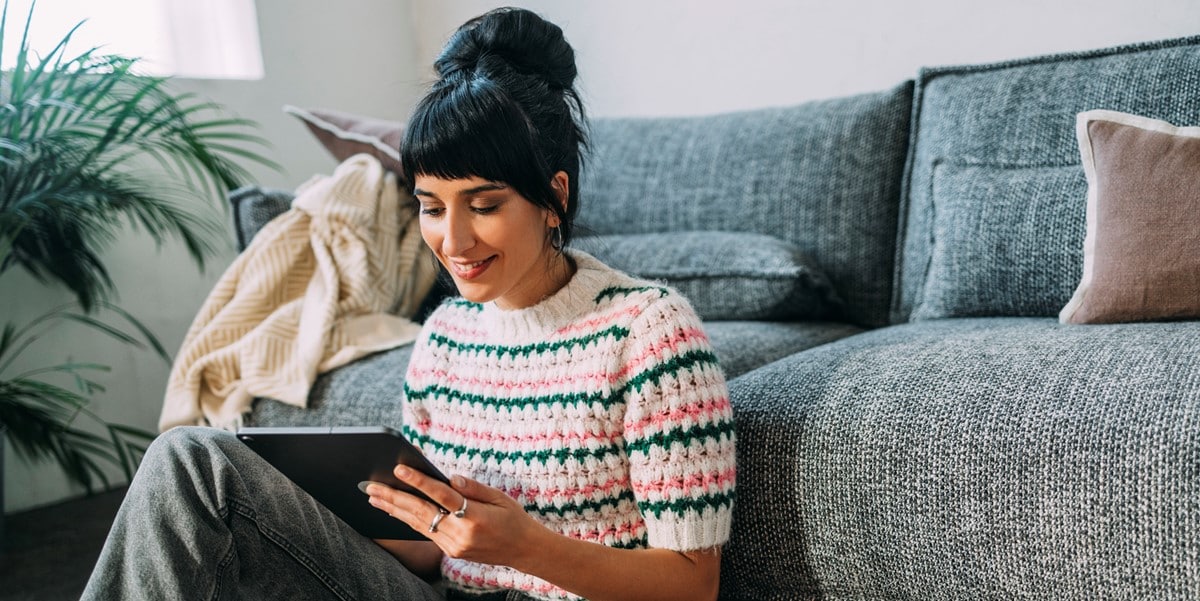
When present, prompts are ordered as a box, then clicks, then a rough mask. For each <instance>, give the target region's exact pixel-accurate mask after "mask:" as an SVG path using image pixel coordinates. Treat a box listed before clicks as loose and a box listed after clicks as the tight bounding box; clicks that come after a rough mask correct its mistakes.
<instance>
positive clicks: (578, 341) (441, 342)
mask: <svg viewBox="0 0 1200 601" xmlns="http://www.w3.org/2000/svg"><path fill="white" fill-rule="evenodd" d="M626 336H629V329H628V328H623V327H621V326H611V327H609V328H606V329H604V330H600V331H599V332H595V333H593V334H588V335H587V336H582V337H580V338H568V339H566V340H558V341H555V342H538V343H535V344H524V345H520V346H508V345H502V344H474V343H468V342H458V341H457V340H453V339H451V338H449V337H448V336H443V335H442V334H436V333H435V334H432V335H430V337H429V341H430V343H432V344H434V345H438V346H444V347H446V348H448V349H450V350H454V351H459V352H463V353H470V352H482V353H483V354H485V355H489V356H491V355H495V356H496V357H498V358H503V357H504V356H505V355H512V356H514V357H516V356H524V355H530V354H542V353H548V352H554V351H558V350H561V349H572V348H574V347H577V346H586V345H588V344H591V343H593V342H595V341H597V340H600V339H601V338H608V337H611V338H612V339H613V340H621V339H623V338H625V337H626Z"/></svg>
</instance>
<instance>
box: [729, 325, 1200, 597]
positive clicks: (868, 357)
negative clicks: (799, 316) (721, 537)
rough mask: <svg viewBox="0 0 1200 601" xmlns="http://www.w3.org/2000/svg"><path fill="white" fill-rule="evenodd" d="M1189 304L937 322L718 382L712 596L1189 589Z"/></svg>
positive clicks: (1192, 396)
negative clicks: (1081, 316)
mask: <svg viewBox="0 0 1200 601" xmlns="http://www.w3.org/2000/svg"><path fill="white" fill-rule="evenodd" d="M1198 358H1200V322H1171V323H1146V324H1121V325H1098V326H1087V327H1080V326H1069V325H1061V324H1059V323H1058V322H1057V321H1056V320H1055V319H1054V318H995V319H948V320H937V321H928V322H919V323H916V324H909V325H902V326H895V327H891V328H885V329H881V330H875V331H871V332H866V333H864V334H860V335H857V336H852V337H850V338H847V339H844V340H841V341H837V342H834V343H831V344H827V345H824V346H820V347H817V348H814V349H811V350H809V351H806V352H803V353H799V354H797V355H793V356H791V357H788V358H786V359H783V360H780V361H777V362H775V363H772V364H770V365H768V366H766V367H764V368H762V369H759V370H756V371H754V372H752V373H749V374H746V375H744V376H742V377H740V378H737V379H735V380H732V381H731V382H730V395H731V398H732V400H733V403H734V414H735V419H736V421H737V427H738V470H739V473H740V474H741V475H742V476H743V477H742V478H740V479H739V482H738V504H737V507H736V508H735V513H734V529H733V535H732V539H731V541H730V543H729V544H728V545H727V546H726V548H725V553H724V557H723V571H722V578H721V584H722V596H721V598H722V599H723V600H729V601H732V600H741V599H746V600H750V599H753V600H756V601H757V600H763V599H778V600H785V599H786V600H800V599H814V600H815V599H824V600H829V601H838V600H851V599H854V600H860V599H922V600H947V601H949V600H958V599H1056V600H1065V601H1075V600H1078V601H1085V600H1086V601H1090V600H1092V599H1166V600H1179V601H1183V600H1185V599H1187V600H1190V599H1195V598H1196V591H1197V590H1200V560H1198V559H1197V558H1200V504H1198V503H1197V499H1200V471H1198V470H1197V465H1200V402H1198V401H1197V399H1200V359H1198Z"/></svg>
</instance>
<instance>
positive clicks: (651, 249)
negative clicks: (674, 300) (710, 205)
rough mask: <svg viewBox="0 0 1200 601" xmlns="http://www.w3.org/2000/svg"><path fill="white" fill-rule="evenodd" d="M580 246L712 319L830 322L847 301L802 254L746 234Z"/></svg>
mask: <svg viewBox="0 0 1200 601" xmlns="http://www.w3.org/2000/svg"><path fill="white" fill-rule="evenodd" d="M573 246H574V247H575V248H578V249H580V250H582V251H584V252H586V253H588V254H591V255H593V256H595V257H596V258H598V259H600V260H601V261H602V262H603V263H604V264H606V265H609V266H612V267H613V268H615V269H618V270H621V271H624V272H625V273H628V274H630V275H633V276H636V277H639V278H644V279H647V280H653V281H655V282H661V283H662V284H664V285H666V286H668V287H671V288H674V289H675V290H677V291H678V292H679V293H680V294H682V295H683V296H684V297H686V298H687V299H688V301H689V302H690V303H691V304H692V308H693V309H695V310H696V313H697V314H698V315H699V316H700V318H701V319H704V320H706V321H707V320H718V319H772V320H778V321H782V320H786V319H812V320H816V319H823V318H828V317H832V316H834V315H835V313H836V312H837V311H838V309H839V307H840V305H841V301H840V299H838V297H837V293H836V292H835V291H834V290H833V286H832V285H830V283H829V278H828V277H826V276H825V274H824V273H822V272H821V270H820V268H818V267H817V266H816V265H815V264H814V262H813V261H812V260H811V259H809V258H808V257H806V256H804V254H803V253H802V252H800V249H798V248H796V247H795V246H794V245H792V244H789V243H787V242H784V241H783V240H780V239H778V238H775V237H773V236H767V235H763V234H753V233H746V232H739V233H731V232H662V233H658V234H617V235H610V236H589V237H584V238H578V239H576V240H575V241H574V243H573Z"/></svg>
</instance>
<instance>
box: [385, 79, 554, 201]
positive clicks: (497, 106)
mask: <svg viewBox="0 0 1200 601" xmlns="http://www.w3.org/2000/svg"><path fill="white" fill-rule="evenodd" d="M400 164H401V167H402V168H403V170H404V174H405V176H406V177H407V178H408V183H409V184H413V183H414V182H415V181H416V178H417V176H419V175H429V176H434V177H438V178H441V179H460V178H466V177H472V176H478V177H482V178H484V179H487V180H491V181H496V182H503V183H505V184H508V185H510V186H512V187H513V188H515V189H516V190H517V192H519V193H521V194H522V195H523V196H525V197H526V198H529V199H531V200H532V199H535V198H537V197H539V196H541V195H542V190H541V189H542V188H543V187H544V186H545V185H546V182H548V181H549V180H550V174H549V168H548V166H547V164H546V160H545V159H544V158H543V157H542V153H541V152H538V150H537V148H536V145H535V142H534V131H533V127H532V126H531V124H530V122H529V119H528V118H526V116H525V115H524V113H523V112H522V111H521V110H520V108H519V107H518V105H517V104H516V102H514V101H513V100H512V99H511V98H509V97H508V96H507V95H506V94H505V93H504V92H503V91H502V90H500V89H499V87H497V86H496V85H494V84H492V83H491V82H489V81H487V80H476V81H474V82H471V83H470V84H468V85H459V86H447V87H445V88H442V89H440V90H434V91H433V92H432V93H430V94H429V95H428V96H426V97H425V98H424V99H423V100H422V101H421V103H420V104H419V105H418V106H417V108H416V109H415V110H414V111H413V114H412V117H411V118H410V119H409V125H408V127H407V128H405V132H404V141H403V143H402V144H401V146H400Z"/></svg>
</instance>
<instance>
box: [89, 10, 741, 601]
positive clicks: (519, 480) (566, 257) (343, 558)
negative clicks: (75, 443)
mask: <svg viewBox="0 0 1200 601" xmlns="http://www.w3.org/2000/svg"><path fill="white" fill-rule="evenodd" d="M435 67H436V68H437V71H438V74H439V77H440V78H439V80H438V81H437V82H436V83H435V84H434V86H433V88H432V90H431V91H430V93H429V94H428V95H427V96H426V97H425V98H424V100H422V102H421V103H420V104H419V106H418V107H417V108H416V110H415V112H414V114H413V116H412V118H411V119H410V120H409V125H408V129H407V131H406V135H405V140H404V145H403V148H402V157H401V158H402V162H403V164H404V168H405V171H406V173H409V174H411V175H412V176H413V183H414V190H413V193H414V194H415V195H416V197H417V199H418V200H419V202H420V224H421V231H422V235H423V237H424V239H425V241H426V243H427V244H428V245H429V247H430V248H431V249H432V250H433V252H434V254H435V255H436V256H437V258H438V260H439V261H440V262H441V263H442V264H443V265H444V266H445V267H446V269H447V270H448V271H449V273H450V275H451V277H453V279H454V282H455V284H456V286H457V288H458V291H459V293H460V294H461V298H455V299H451V300H449V301H447V302H445V303H443V304H442V305H441V306H440V307H439V308H438V309H437V310H436V311H435V312H434V313H433V314H432V315H431V316H430V317H429V318H428V319H427V320H426V323H425V327H424V329H423V331H422V335H421V337H420V339H419V340H418V342H417V343H416V345H415V347H414V350H413V354H412V359H411V361H410V364H409V368H408V372H407V374H406V382H405V399H404V401H403V402H404V423H405V426H404V431H405V434H406V435H407V436H408V437H409V438H410V439H411V440H412V441H413V442H414V443H416V444H417V445H418V446H420V447H421V448H422V450H423V451H425V453H426V454H427V455H428V456H429V458H430V459H431V460H432V461H433V462H434V463H435V464H437V465H438V466H439V467H441V468H442V471H444V472H446V473H448V474H452V475H453V476H452V478H451V484H450V485H446V484H443V483H441V482H437V481H434V480H432V479H429V478H426V477H424V476H422V475H420V474H417V473H413V472H412V471H411V470H407V469H405V468H403V467H402V466H398V467H397V468H396V476H397V477H398V478H399V479H400V480H402V481H404V482H406V483H408V484H411V485H412V486H414V487H416V488H418V489H420V490H421V491H422V492H424V493H425V494H426V495H428V497H429V498H431V499H433V500H434V501H436V504H434V503H430V502H429V501H426V500H423V499H420V498H418V497H416V496H414V495H410V494H407V493H404V492H401V491H398V490H394V489H392V488H389V487H387V486H385V485H383V484H372V485H370V486H368V487H366V490H365V492H366V493H367V494H368V502H370V503H371V504H372V505H374V506H375V507H377V508H378V509H379V510H381V511H384V512H387V513H388V514H389V515H391V516H393V517H394V518H396V519H399V520H403V521H404V522H406V523H407V524H408V525H409V526H412V527H413V528H415V529H418V531H422V532H426V533H428V537H429V539H430V540H429V541H428V542H424V541H422V542H412V541H374V542H372V541H369V540H365V539H363V538H362V537H360V536H359V535H357V534H356V533H355V532H354V531H353V530H351V529H350V528H349V527H347V526H346V525H345V524H343V523H342V522H340V521H339V520H337V519H336V518H334V517H333V516H332V515H330V514H329V513H328V512H327V511H326V510H325V509H324V508H322V507H321V506H320V505H318V504H317V503H315V502H314V501H312V499H311V498H309V497H308V496H307V495H305V494H304V493H303V492H301V491H298V490H297V489H296V488H295V487H294V486H293V485H291V483H290V482H289V481H287V480H286V479H284V478H283V477H282V476H280V475H278V474H277V473H275V472H274V470H273V468H271V467H270V466H268V465H266V464H265V463H264V462H263V461H262V460H260V459H259V458H258V456H257V455H255V454H254V453H253V452H251V451H248V450H247V449H245V448H244V447H243V446H242V444H241V443H240V442H239V441H237V440H236V439H234V438H233V437H232V436H230V435H228V434H227V433H224V432H217V431H213V430H209V429H202V428H177V429H175V430H172V431H170V432H168V433H166V434H164V435H163V436H161V437H160V438H159V440H158V441H156V442H155V444H154V445H153V446H152V447H151V450H150V451H149V452H148V453H147V456H146V458H145V460H144V462H143V464H142V467H141V469H140V471H139V473H138V476H137V477H136V478H135V479H134V482H133V483H132V485H131V487H130V491H129V494H128V496H127V499H126V501H125V504H124V505H123V506H122V509H121V512H120V514H119V515H118V519H117V523H116V524H115V525H114V528H113V532H112V534H110V538H109V541H108V543H107V544H106V546H105V550H104V552H103V553H102V555H101V559H100V561H99V563H98V565H97V568H96V571H95V572H94V573H93V577H92V581H91V582H90V583H89V586H88V590H87V592H86V593H85V595H84V597H85V598H106V599H107V598H138V597H141V598H178V597H193V596H194V597H199V598H214V599H215V598H225V597H238V596H245V597H248V598H259V597H272V598H289V599H309V598H312V599H326V598H342V599H349V598H359V599H361V598H370V599H375V598H388V597H390V598H400V599H439V598H443V597H441V596H440V595H441V594H442V593H440V592H439V590H440V589H443V588H444V589H445V598H449V599H521V598H533V599H573V598H577V597H584V598H588V599H593V600H601V599H620V600H633V599H687V600H697V599H715V598H716V596H717V585H718V576H719V573H720V553H719V549H720V545H721V544H723V543H724V542H725V541H726V540H727V539H728V537H729V527H730V520H731V516H732V504H733V498H734V436H733V430H732V413H731V410H730V406H729V401H728V393H727V391H726V388H725V383H724V378H723V375H722V373H721V371H720V368H719V367H718V366H717V363H716V359H715V357H714V356H713V354H712V351H711V348H710V347H709V344H708V340H707V338H706V337H705V335H704V333H703V331H702V330H701V326H700V322H699V320H698V319H697V317H696V316H695V314H694V312H693V311H692V310H691V308H690V306H689V305H688V303H687V301H686V300H684V299H683V298H681V297H680V296H679V295H678V294H677V293H675V292H674V291H672V290H670V289H667V288H663V287H660V286H656V285H654V284H652V283H650V282H645V281H640V280H636V279H633V278H630V277H628V276H626V275H624V274H621V273H619V272H616V271H613V270H611V269H610V268H608V267H606V266H604V265H603V264H601V263H600V262H598V261H597V260H596V259H594V258H592V257H590V256H588V255H586V254H583V253H579V252H573V251H567V250H564V248H565V246H566V244H567V243H568V242H569V241H570V238H571V226H572V219H573V217H574V215H575V213H576V211H577V209H578V206H579V205H578V189H579V186H578V181H579V166H580V157H579V153H580V148H581V147H585V146H586V138H585V134H584V128H583V127H582V123H583V110H582V105H581V103H580V102H579V98H578V95H577V93H576V92H575V90H574V78H575V74H576V70H575V64H574V53H573V51H572V49H571V47H570V46H569V45H568V44H567V42H566V41H565V40H564V39H563V36H562V31H561V30H560V29H559V28H558V27H557V26H555V25H553V24H551V23H548V22H546V21H544V20H542V19H541V18H540V17H538V16H537V15H535V14H533V13H530V12H528V11H525V10H518V9H507V8H506V9H498V10H495V11H492V12H489V13H487V14H485V15H482V16H480V17H477V18H475V19H472V20H471V21H469V22H467V23H466V24H464V25H463V26H462V27H461V28H460V29H459V30H458V31H457V32H456V33H455V34H454V36H453V37H452V38H451V39H450V41H449V42H448V43H447V45H446V48H445V49H444V50H443V52H442V55H441V56H440V57H439V58H438V59H437V61H436V63H435ZM443 508H455V509H457V510H456V511H447V510H446V509H443ZM385 550H386V552H385ZM422 578H427V579H429V580H431V581H433V580H438V579H441V580H442V584H440V585H438V586H432V585H430V584H428V583H427V582H426V581H425V580H423V579H422Z"/></svg>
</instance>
